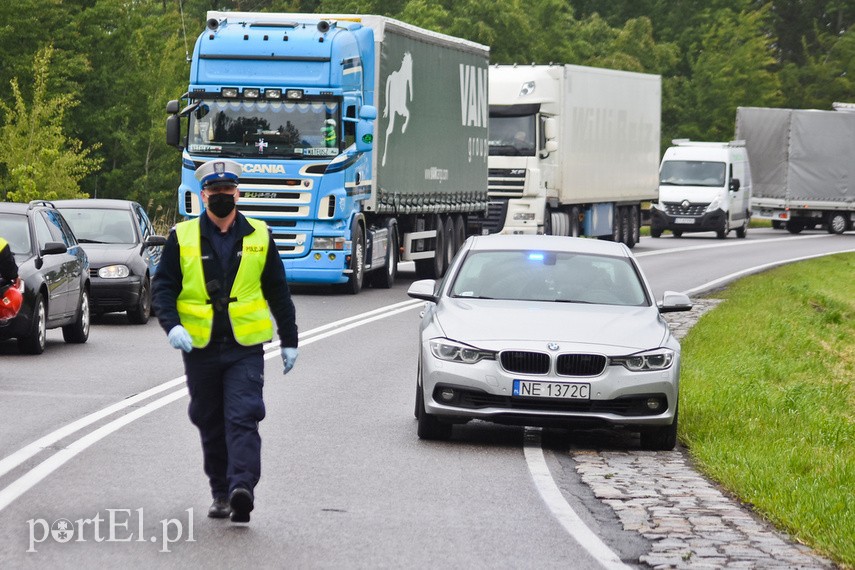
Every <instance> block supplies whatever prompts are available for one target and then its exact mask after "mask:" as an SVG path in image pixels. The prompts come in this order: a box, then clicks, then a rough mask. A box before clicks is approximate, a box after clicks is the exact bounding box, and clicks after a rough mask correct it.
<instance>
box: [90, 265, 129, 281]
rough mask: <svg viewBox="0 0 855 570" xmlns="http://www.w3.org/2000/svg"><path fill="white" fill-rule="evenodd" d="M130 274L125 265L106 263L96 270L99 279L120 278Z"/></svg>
mask: <svg viewBox="0 0 855 570" xmlns="http://www.w3.org/2000/svg"><path fill="white" fill-rule="evenodd" d="M130 274H131V271H130V269H128V266H127V265H108V266H106V267H102V268H101V269H99V270H98V277H100V278H101V279H122V278H123V277H127V276H128V275H130Z"/></svg>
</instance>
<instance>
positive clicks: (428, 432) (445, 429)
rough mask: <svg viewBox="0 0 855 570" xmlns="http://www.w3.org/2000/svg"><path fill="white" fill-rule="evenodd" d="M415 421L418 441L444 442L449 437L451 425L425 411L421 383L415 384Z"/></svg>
mask: <svg viewBox="0 0 855 570" xmlns="http://www.w3.org/2000/svg"><path fill="white" fill-rule="evenodd" d="M419 376H421V371H419ZM416 420H417V421H418V431H417V433H418V435H419V439H434V440H446V439H449V438H450V437H451V429H452V425H451V424H446V423H442V422H441V421H439V420H438V419H437V417H436V416H434V415H431V414H429V413H427V411H425V399H424V389H423V388H422V385H421V383H417V384H416Z"/></svg>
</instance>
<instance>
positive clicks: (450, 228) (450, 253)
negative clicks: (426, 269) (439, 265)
mask: <svg viewBox="0 0 855 570" xmlns="http://www.w3.org/2000/svg"><path fill="white" fill-rule="evenodd" d="M442 228H443V231H444V232H445V239H444V240H443V241H444V242H445V243H444V244H443V245H444V246H445V248H444V251H445V260H444V264H445V270H446V271H447V270H448V268H449V267H451V260H452V259H454V254H456V253H457V246H456V242H457V237H456V235H455V233H454V219H453V218H452V217H451V216H445V217H443V219H442ZM443 273H444V271H443Z"/></svg>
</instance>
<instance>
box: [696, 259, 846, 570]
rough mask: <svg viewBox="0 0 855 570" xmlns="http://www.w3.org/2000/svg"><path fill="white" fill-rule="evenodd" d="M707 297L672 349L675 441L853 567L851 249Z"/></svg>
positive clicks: (744, 496) (765, 511)
mask: <svg viewBox="0 0 855 570" xmlns="http://www.w3.org/2000/svg"><path fill="white" fill-rule="evenodd" d="M715 296H716V297H720V298H723V299H725V301H724V302H723V303H722V304H721V305H719V306H718V307H717V308H716V309H715V310H714V311H711V312H710V313H707V314H706V315H704V316H703V317H702V318H701V320H700V322H699V323H698V324H697V325H696V326H695V327H694V328H693V329H692V330H691V331H690V332H689V334H688V336H687V337H686V338H685V339H684V341H683V343H682V344H683V364H682V385H681V387H680V390H681V395H680V439H681V441H683V442H684V443H685V444H686V446H687V447H688V448H689V450H690V452H691V454H692V455H693V456H694V457H695V459H696V460H697V461H698V463H699V466H700V468H701V469H702V470H703V471H704V472H705V473H707V474H708V475H709V476H711V477H712V478H713V479H715V480H716V481H719V482H720V483H721V484H722V485H723V486H724V487H726V488H727V489H729V490H730V491H731V492H733V493H734V494H735V495H736V496H737V497H739V498H740V499H741V500H742V501H745V502H746V503H750V504H751V505H753V506H754V508H755V509H756V511H757V512H759V513H760V514H762V516H764V517H766V518H767V519H768V520H770V521H772V522H773V523H775V524H776V525H777V526H778V527H780V528H782V529H784V530H786V531H787V532H788V533H790V534H791V535H792V536H794V537H795V538H797V539H798V540H800V541H802V542H804V543H806V544H808V545H810V546H811V547H813V548H815V549H816V550H817V551H819V552H821V553H823V554H825V555H827V556H829V557H830V558H832V559H833V560H835V561H836V562H838V563H842V564H843V565H844V566H847V567H851V568H855V254H839V255H835V256H830V257H825V258H820V259H816V260H810V261H806V262H802V263H798V264H794V265H788V266H785V267H780V268H777V269H775V270H772V271H769V272H767V273H765V274H763V275H758V276H753V277H749V278H746V279H743V280H741V281H739V282H738V283H735V284H734V285H732V286H730V287H729V288H728V289H727V290H726V291H723V292H720V293H718V294H716V295H715Z"/></svg>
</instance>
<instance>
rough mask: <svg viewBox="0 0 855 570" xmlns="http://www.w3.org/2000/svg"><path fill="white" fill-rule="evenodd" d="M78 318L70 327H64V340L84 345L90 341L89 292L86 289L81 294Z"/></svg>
mask: <svg viewBox="0 0 855 570" xmlns="http://www.w3.org/2000/svg"><path fill="white" fill-rule="evenodd" d="M77 308H78V311H77V318H76V319H75V320H74V322H73V323H71V324H70V325H65V326H64V327H62V338H63V339H65V342H68V343H72V344H83V343H84V342H86V341H87V340H89V292H88V291H86V289H84V290H83V292H82V293H81V294H80V305H78V307H77Z"/></svg>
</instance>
